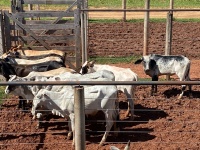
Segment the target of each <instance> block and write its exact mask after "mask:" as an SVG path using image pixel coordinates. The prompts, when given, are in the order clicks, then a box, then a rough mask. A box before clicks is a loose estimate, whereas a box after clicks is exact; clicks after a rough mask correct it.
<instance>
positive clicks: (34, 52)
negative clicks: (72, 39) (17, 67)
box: [17, 50, 65, 57]
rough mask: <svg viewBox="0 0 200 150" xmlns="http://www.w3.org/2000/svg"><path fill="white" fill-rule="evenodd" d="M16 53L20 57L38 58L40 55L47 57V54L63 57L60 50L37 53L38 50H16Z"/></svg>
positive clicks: (63, 53) (63, 54)
mask: <svg viewBox="0 0 200 150" xmlns="http://www.w3.org/2000/svg"><path fill="white" fill-rule="evenodd" d="M17 52H18V53H20V55H22V56H40V55H48V54H56V55H60V56H62V57H64V56H65V52H63V51H60V50H45V51H38V50H17Z"/></svg>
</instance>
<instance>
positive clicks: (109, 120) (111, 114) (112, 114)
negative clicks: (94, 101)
mask: <svg viewBox="0 0 200 150" xmlns="http://www.w3.org/2000/svg"><path fill="white" fill-rule="evenodd" d="M104 114H105V119H106V131H105V133H104V135H103V137H102V139H101V142H100V144H99V146H103V144H104V143H105V141H106V139H107V136H108V134H109V132H110V130H111V128H112V126H113V124H114V121H116V119H117V112H116V110H108V111H107V112H104Z"/></svg>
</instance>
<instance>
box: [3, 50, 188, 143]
mask: <svg viewBox="0 0 200 150" xmlns="http://www.w3.org/2000/svg"><path fill="white" fill-rule="evenodd" d="M141 62H142V63H143V67H144V71H145V73H146V74H147V75H149V76H150V77H152V81H158V76H160V75H173V74H176V75H177V76H178V77H179V78H180V81H189V80H190V77H189V71H190V61H189V59H188V58H186V57H184V56H162V55H155V54H151V55H147V56H143V57H142V58H141V59H138V60H137V61H136V62H135V64H139V63H141ZM0 74H1V75H3V76H4V77H5V79H6V81H8V82H13V81H15V82H27V81H104V82H106V81H138V75H137V74H136V73H134V72H133V71H132V70H131V69H130V68H120V67H115V66H110V65H98V64H95V62H94V61H86V62H85V63H84V64H83V65H82V67H81V69H80V71H79V72H76V71H75V70H73V69H70V68H67V67H66V66H65V53H64V52H63V51H59V50H48V51H34V50H22V47H21V46H16V47H12V49H11V50H9V51H8V52H7V53H5V54H3V55H2V56H1V59H0ZM119 90H120V91H122V92H124V94H125V95H126V97H127V102H128V110H127V112H126V116H129V113H130V119H132V120H133V119H134V94H135V92H136V91H135V86H134V85H117V86H115V85H87V86H84V95H85V114H86V115H95V114H96V113H97V112H98V111H99V110H102V111H103V112H104V115H105V121H106V131H105V133H104V135H103V137H102V139H101V141H100V145H103V144H104V143H105V141H106V138H107V136H108V134H109V131H110V130H111V128H112V126H113V124H114V123H115V121H116V120H117V118H119V117H118V115H119V112H118V108H119V106H117V105H118V103H117V100H118V95H117V92H118V91H119ZM189 90H190V91H191V86H189ZM156 91H157V87H156V86H152V92H151V94H153V93H154V92H156ZM184 91H185V86H184V85H183V86H182V92H181V94H180V95H179V98H181V97H182V96H183V94H184ZM5 93H6V94H9V93H12V94H14V95H17V96H19V106H18V107H19V108H22V110H25V109H27V108H26V107H27V105H26V103H27V102H30V103H31V104H32V105H31V113H32V116H33V119H38V120H39V122H38V125H37V127H38V128H39V127H41V124H40V123H41V120H42V119H43V118H44V116H45V115H48V114H54V115H58V116H61V117H64V118H66V119H68V120H69V122H68V127H69V132H68V138H71V137H72V135H73V133H74V130H75V129H74V91H73V86H70V85H68V86H61V85H60V86H53V85H48V86H47V85H45V86H44V85H23V86H22V85H9V86H7V87H6V89H5ZM44 110H45V111H44ZM72 144H73V145H74V138H73V142H72ZM129 145H130V142H129Z"/></svg>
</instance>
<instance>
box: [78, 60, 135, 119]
mask: <svg viewBox="0 0 200 150" xmlns="http://www.w3.org/2000/svg"><path fill="white" fill-rule="evenodd" d="M88 63H89V62H88V61H86V62H85V63H84V64H83V66H85V65H87V64H88ZM101 70H108V71H111V72H113V74H114V76H115V81H137V80H138V76H137V74H136V73H134V72H133V71H132V70H131V69H130V68H120V67H115V66H110V65H99V64H93V65H92V67H89V69H88V73H89V74H90V73H93V72H96V71H101ZM80 73H81V74H82V70H81V71H80ZM117 89H118V90H119V91H122V92H123V93H125V95H126V97H127V100H128V105H129V106H128V110H127V113H126V115H128V113H129V111H131V118H132V119H133V118H134V94H135V87H134V86H132V85H117Z"/></svg>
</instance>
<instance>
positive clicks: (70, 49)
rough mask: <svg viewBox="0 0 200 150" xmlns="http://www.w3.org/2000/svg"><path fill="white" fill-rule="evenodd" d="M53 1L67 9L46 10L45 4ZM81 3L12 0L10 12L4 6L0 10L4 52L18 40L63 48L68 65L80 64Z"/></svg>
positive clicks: (28, 45)
mask: <svg viewBox="0 0 200 150" xmlns="http://www.w3.org/2000/svg"><path fill="white" fill-rule="evenodd" d="M50 5H53V6H56V5H62V6H66V9H65V10H47V9H46V8H45V7H46V6H50ZM81 5H82V3H81V0H11V12H9V11H6V10H4V11H1V14H0V21H1V22H0V25H1V28H0V36H1V39H2V40H1V41H0V50H1V52H2V53H3V52H6V51H8V50H9V49H10V48H11V46H13V45H18V44H20V45H22V47H23V49H30V50H31V49H33V50H49V49H57V50H62V51H64V52H66V58H65V60H66V61H65V62H66V65H68V66H69V67H71V68H73V69H77V68H79V67H80V65H81V55H82V54H81V15H80V14H81V13H80V9H81ZM37 6H40V9H38V7H37ZM41 7H44V8H43V10H42V9H41ZM47 8H48V7H47Z"/></svg>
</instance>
